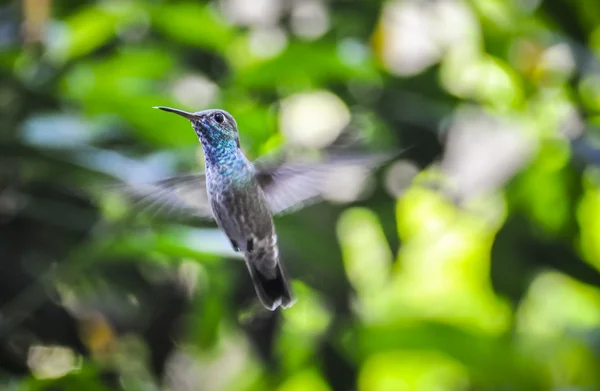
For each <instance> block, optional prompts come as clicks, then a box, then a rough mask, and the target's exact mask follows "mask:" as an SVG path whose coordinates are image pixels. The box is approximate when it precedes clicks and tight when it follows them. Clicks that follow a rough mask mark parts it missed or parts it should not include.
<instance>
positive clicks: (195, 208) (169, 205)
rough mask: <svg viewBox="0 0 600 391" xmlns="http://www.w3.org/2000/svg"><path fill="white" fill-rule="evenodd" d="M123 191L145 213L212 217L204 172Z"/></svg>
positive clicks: (130, 186)
mask: <svg viewBox="0 0 600 391" xmlns="http://www.w3.org/2000/svg"><path fill="white" fill-rule="evenodd" d="M120 191H121V192H123V193H124V194H125V195H126V196H127V197H129V198H130V199H131V200H133V202H134V207H137V208H138V209H140V210H143V211H145V212H149V213H153V214H157V215H161V214H163V215H167V216H169V217H172V216H173V215H179V216H181V217H189V216H196V217H200V218H205V219H212V218H213V214H212V209H211V207H210V204H209V201H208V194H207V193H206V176H205V175H204V173H199V174H189V175H179V176H174V177H171V178H167V179H163V180H161V181H158V182H153V183H148V184H135V185H126V186H124V187H123V186H122V187H121V188H120Z"/></svg>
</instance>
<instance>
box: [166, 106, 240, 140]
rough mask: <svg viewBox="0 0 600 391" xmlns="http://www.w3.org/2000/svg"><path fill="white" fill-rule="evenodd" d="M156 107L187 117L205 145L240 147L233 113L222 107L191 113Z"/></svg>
mask: <svg viewBox="0 0 600 391" xmlns="http://www.w3.org/2000/svg"><path fill="white" fill-rule="evenodd" d="M155 109H160V110H164V111H168V112H170V113H175V114H177V115H180V116H182V117H184V118H187V119H188V120H189V121H190V122H191V123H192V127H193V128H194V131H195V132H196V135H198V138H199V139H200V142H201V143H202V145H203V146H205V147H206V146H210V147H224V148H225V147H228V146H234V145H235V146H236V147H237V148H239V147H240V138H239V135H238V130H237V123H236V122H235V119H234V118H233V116H232V115H231V114H229V113H228V112H226V111H225V110H221V109H210V110H203V111H197V112H195V113H189V112H187V111H183V110H179V109H173V108H170V107H164V106H156V107H155Z"/></svg>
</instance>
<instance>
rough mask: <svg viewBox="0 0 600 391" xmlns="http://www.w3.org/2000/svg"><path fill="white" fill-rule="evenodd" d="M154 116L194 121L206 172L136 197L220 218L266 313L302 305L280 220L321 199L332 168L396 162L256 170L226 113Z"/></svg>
mask: <svg viewBox="0 0 600 391" xmlns="http://www.w3.org/2000/svg"><path fill="white" fill-rule="evenodd" d="M154 108H156V109H160V110H163V111H166V112H170V113H174V114H177V115H179V116H181V117H183V118H186V119H187V120H188V121H190V123H191V125H192V128H193V129H194V131H195V133H196V135H197V136H198V139H199V141H200V143H201V144H202V148H203V150H204V159H205V172H204V173H200V174H189V175H184V176H177V177H173V178H168V179H165V180H162V181H159V182H156V183H154V184H151V185H149V187H146V188H137V189H134V193H135V192H137V195H138V196H139V195H140V194H141V195H142V198H144V199H150V200H151V201H152V202H153V203H159V204H162V205H163V206H164V205H168V206H169V208H170V209H171V210H178V211H182V212H185V213H191V214H193V215H195V216H198V217H204V218H213V219H214V220H215V221H216V223H217V225H218V226H219V228H220V229H221V230H222V231H223V232H224V233H225V235H226V236H227V237H228V239H229V241H230V242H231V246H232V247H233V249H234V251H236V252H240V253H241V254H242V255H243V258H244V260H245V264H246V266H247V269H248V271H249V274H250V277H251V279H252V282H253V284H254V289H255V291H256V294H257V296H258V299H259V300H260V302H261V303H262V304H263V306H264V307H265V308H267V309H268V310H271V311H275V310H276V309H277V308H278V307H282V308H289V307H290V306H291V305H293V303H294V302H295V300H294V299H293V296H292V293H291V289H290V284H289V282H288V279H287V276H286V274H285V272H284V268H283V266H282V263H281V259H280V257H279V249H278V245H277V233H276V230H275V225H274V222H273V215H274V214H280V213H283V212H286V211H291V210H295V209H297V208H299V207H300V206H304V205H306V204H307V203H309V202H311V201H314V200H316V199H318V198H319V196H320V195H321V193H322V191H323V187H324V184H325V182H326V181H328V180H329V179H330V178H331V176H330V174H331V169H332V168H334V167H336V166H340V165H343V164H350V165H358V166H375V165H377V164H378V163H381V162H383V161H384V160H386V159H387V158H388V157H389V156H387V155H386V156H385V157H384V158H383V159H382V157H381V156H379V157H375V158H374V157H373V156H369V157H353V158H349V159H348V158H343V159H331V160H330V161H328V162H326V163H323V164H297V165H290V164H278V165H275V164H273V163H272V162H271V164H270V165H268V164H265V163H264V162H260V161H255V162H251V161H250V160H248V158H246V156H245V155H244V153H243V152H242V150H241V148H240V139H239V133H238V127H237V123H236V121H235V119H234V117H233V116H232V115H231V114H230V113H228V112H227V111H225V110H221V109H209V110H203V111H198V112H187V111H183V110H179V109H175V108H171V107H164V106H156V107H154ZM161 208H162V206H161Z"/></svg>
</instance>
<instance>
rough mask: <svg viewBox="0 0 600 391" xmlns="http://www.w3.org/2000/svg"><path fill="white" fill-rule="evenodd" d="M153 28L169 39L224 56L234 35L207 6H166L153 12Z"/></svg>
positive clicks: (188, 3) (223, 21) (173, 4)
mask: <svg viewBox="0 0 600 391" xmlns="http://www.w3.org/2000/svg"><path fill="white" fill-rule="evenodd" d="M152 21H153V23H154V26H155V27H156V28H157V29H159V30H160V31H161V32H163V33H164V34H165V35H167V36H168V37H169V38H171V39H173V40H175V41H178V42H181V43H184V44H187V45H194V46H199V47H203V48H207V49H211V50H214V51H216V52H219V53H223V52H225V50H226V49H227V46H228V44H229V43H230V42H231V40H232V39H233V38H234V37H235V31H234V30H233V28H232V27H230V26H229V25H228V24H227V22H225V20H224V19H223V18H222V17H221V16H220V15H219V14H218V13H217V12H215V10H214V9H213V7H212V6H210V5H203V4H198V3H192V2H179V3H167V4H164V5H161V6H155V7H153V9H152Z"/></svg>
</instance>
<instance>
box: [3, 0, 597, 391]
mask: <svg viewBox="0 0 600 391" xmlns="http://www.w3.org/2000/svg"><path fill="white" fill-rule="evenodd" d="M23 3H24V4H25V3H28V2H23ZM29 3H35V6H36V7H37V8H35V7H34V9H37V10H38V11H39V12H40V14H39V15H44V10H43V7H44V6H45V4H46V5H48V6H49V7H50V8H49V9H47V10H46V11H47V13H46V14H47V16H46V17H45V18H42V19H39V15H38V14H36V12H34V11H32V9H28V8H27V6H25V5H24V6H23V7H24V8H23V9H24V11H23V13H22V14H23V15H22V19H18V18H17V14H19V13H18V12H16V11H15V10H16V8H14V7H15V6H16V5H17V4H18V2H15V4H14V5H3V6H0V16H1V17H0V30H1V31H9V32H10V31H13V32H15V33H14V34H13V35H12V36H10V37H9V36H8V35H10V34H7V38H6V39H4V38H0V48H1V51H0V115H1V117H0V121H1V126H2V128H3V132H2V134H0V143H1V145H0V148H1V152H0V174H2V175H0V232H1V233H0V257H1V258H2V259H4V260H3V261H2V263H0V266H1V267H0V273H1V274H3V275H4V276H5V277H3V278H4V280H3V279H1V278H0V371H1V372H2V373H6V375H5V376H4V375H3V376H2V381H3V384H4V383H5V384H7V386H6V387H8V388H7V389H27V390H45V389H48V390H50V389H53V390H54V389H57V390H76V389H77V390H79V389H85V390H103V389H116V387H121V388H123V389H128V390H142V389H144V390H147V389H158V387H159V386H158V385H159V384H161V382H162V383H163V385H164V384H167V385H168V386H169V387H170V389H173V390H184V389H188V388H185V384H191V385H192V386H191V387H192V389H206V390H271V389H273V390H279V391H296V390H317V391H321V390H322V391H328V390H338V389H339V390H349V389H357V390H361V391H383V390H407V391H408V390H415V391H416V390H422V391H430V390H448V391H450V390H500V389H502V390H523V391H525V390H527V391H528V390H558V389H565V390H566V389H567V388H568V389H569V390H596V389H600V376H599V375H598V373H599V372H598V370H597V368H598V367H599V366H600V359H599V355H598V353H599V352H600V347H599V345H598V342H597V341H598V340H599V339H598V336H599V331H598V330H600V288H599V287H600V273H599V269H600V247H599V245H598V243H600V236H599V235H600V234H599V232H600V226H598V225H599V223H598V221H600V219H599V216H600V197H599V196H598V189H599V186H600V181H599V180H598V170H597V168H595V167H594V163H595V162H597V161H598V158H597V155H598V150H597V149H596V147H595V146H596V145H597V141H595V138H596V137H597V131H596V130H595V129H596V128H597V125H598V121H599V118H600V114H599V113H600V74H599V73H598V69H599V67H598V61H599V60H598V58H597V56H598V54H599V53H600V27H598V26H599V25H600V12H598V11H599V10H600V8H599V7H600V6H599V5H598V4H596V3H595V2H593V1H589V0H573V1H571V2H564V1H563V2H561V1H558V0H544V1H539V2H536V1H517V0H506V1H501V0H473V1H466V0H456V1H454V0H439V1H432V2H428V4H427V5H425V4H421V3H420V2H411V1H404V0H390V1H371V0H352V1H331V2H324V1H323V2H322V1H320V0H314V1H312V0H311V1H308V0H307V1H306V2H304V0H302V1H295V2H284V1H280V0H268V1H267V0H263V1H257V3H260V4H261V5H256V6H255V7H258V8H261V7H262V8H261V9H260V10H259V11H256V10H253V9H251V8H252V7H250V8H248V5H243V3H244V2H243V1H233V0H230V1H225V0H223V1H214V2H196V1H166V0H165V1H159V0H157V1H141V0H129V1H122V0H106V1H91V0H90V1H83V2H78V3H77V5H76V6H72V7H71V5H69V6H67V5H65V4H66V3H65V4H59V2H52V1H49V2H42V1H40V2H36V1H30V2H29ZM284 3H285V4H287V5H286V6H284V5H283V4H284ZM228 4H229V6H228ZM231 4H234V5H235V6H234V7H233V8H231V7H230V5H231ZM307 4H308V5H307ZM417 4H418V5H417ZM302 7H304V8H302ZM232 10H233V11H232ZM244 12H246V14H243V13H244ZM303 12H304V13H305V15H304V16H302V15H303V14H302V13H303ZM4 15H7V16H8V17H3V16H4ZM36 15H37V16H36ZM271 15H275V16H271ZM298 15H300V16H298ZM306 15H308V16H306ZM36 23H38V24H40V23H41V26H42V27H43V29H42V31H43V32H44V33H43V34H42V35H41V36H38V37H36V36H35V34H34V33H31V32H29V33H27V32H28V31H30V30H27V29H25V28H24V27H23V26H29V27H28V28H31V27H32V26H33V27H35V26H36ZM323 26H324V27H323ZM21 28H22V29H23V31H24V32H25V34H30V35H31V34H32V35H31V36H29V40H27V42H25V40H24V41H23V42H21V40H20V38H19V35H18V34H17V33H16V31H20V29H21ZM323 91H328V92H331V93H334V94H335V95H337V96H338V97H339V98H340V99H341V101H342V102H343V106H344V107H343V110H346V112H348V113H350V122H349V123H348V124H346V123H342V125H341V127H342V128H344V131H345V133H344V134H343V135H348V134H349V135H350V136H352V137H355V138H356V139H359V140H362V141H364V144H366V145H365V149H369V148H372V149H376V148H377V147H379V146H382V145H383V146H389V147H394V148H398V149H401V148H404V147H408V146H413V147H414V148H413V149H412V150H409V151H408V152H407V153H406V154H405V155H403V156H401V157H400V158H399V159H398V160H399V161H400V162H395V163H394V165H393V166H392V167H391V168H390V169H389V170H384V171H383V172H382V173H377V174H376V175H374V178H373V179H374V181H373V183H372V184H373V185H374V187H373V189H372V190H373V191H372V192H371V193H370V196H369V197H366V198H364V199H361V200H359V201H357V202H356V205H350V206H348V205H336V204H332V203H322V204H319V205H315V206H311V207H309V208H306V209H304V210H302V211H300V212H298V213H294V214H291V215H287V216H282V217H277V218H276V225H277V229H278V232H279V242H280V247H281V255H282V259H283V260H284V263H285V264H286V267H287V269H288V274H289V275H290V276H291V278H292V279H293V286H294V292H295V295H296V297H297V300H298V301H297V303H296V304H295V305H294V306H293V307H292V308H290V309H288V310H286V311H283V312H281V313H276V314H270V313H264V312H263V311H262V310H261V309H259V308H258V307H257V306H256V305H255V300H254V292H253V291H252V288H251V286H250V285H249V281H248V278H247V275H246V270H245V266H244V265H243V263H242V262H241V261H240V259H239V257H238V256H237V255H236V254H234V253H233V252H232V251H231V249H230V245H229V242H228V241H227V239H226V238H224V237H223V236H222V235H221V234H220V233H219V231H218V230H217V229H216V228H215V227H214V226H213V225H211V223H205V222H200V223H198V222H197V221H191V222H190V221H185V222H182V223H181V224H179V223H177V222H173V221H162V220H160V219H155V218H152V219H148V218H145V217H144V216H143V215H141V214H140V215H139V216H138V215H137V211H136V210H135V209H134V208H132V207H130V206H128V205H124V204H121V203H119V202H118V201H116V200H115V199H113V198H112V193H110V192H109V191H108V190H107V188H106V187H105V186H103V184H104V183H105V180H106V177H109V178H110V179H111V180H116V179H119V180H132V179H137V180H139V181H141V182H144V181H150V180H156V179H160V178H162V177H166V176H168V175H170V174H172V173H174V172H177V171H186V170H188V171H189V170H199V169H201V165H202V157H201V152H200V147H199V145H198V143H197V140H196V137H195V135H194V134H193V132H192V131H191V129H190V127H189V124H187V123H185V121H183V120H181V118H178V117H176V116H172V115H165V113H163V112H160V111H158V110H152V107H153V106H157V105H165V106H173V107H179V108H182V109H187V110H200V109H206V108H209V107H222V108H224V109H226V110H228V111H229V112H231V113H232V114H233V115H234V116H235V118H236V120H237V122H238V125H239V127H240V132H241V141H242V147H243V149H244V151H245V152H246V153H247V154H248V156H250V157H252V158H255V157H258V156H260V155H262V154H266V153H271V152H273V151H275V150H277V149H279V148H280V147H281V146H282V145H284V144H286V142H288V141H289V140H291V139H294V138H296V139H298V138H301V139H302V140H305V141H306V140H308V141H306V144H310V143H311V142H312V143H314V144H315V145H318V141H314V140H315V139H311V138H310V137H312V136H315V137H317V136H319V135H311V130H312V129H311V126H312V127H314V124H315V123H316V124H318V125H319V124H321V122H319V121H322V123H327V124H329V123H331V124H333V125H331V124H330V125H328V126H329V128H331V131H332V132H334V133H335V132H336V131H341V129H334V128H336V126H337V127H338V128H340V126H338V125H336V124H337V123H336V122H335V121H336V120H339V119H340V118H342V117H343V114H339V113H338V114H336V113H335V112H334V111H335V110H333V109H331V108H329V107H325V108H324V110H325V111H320V109H323V108H322V107H308V108H307V107H296V108H295V110H298V111H294V112H293V113H292V114H294V113H301V115H297V116H294V115H290V118H293V121H292V122H293V123H288V122H286V121H287V120H286V118H284V116H282V111H283V109H284V107H283V106H284V105H285V102H288V103H289V100H287V99H288V98H290V97H294V96H295V95H296V94H301V93H302V94H313V93H314V94H315V95H309V96H312V97H314V96H316V94H318V93H320V92H323ZM319 96H321V97H322V95H319ZM315 99H316V98H315ZM319 102H321V101H319ZM323 102H325V103H323V106H327V104H326V103H327V101H326V100H324V101H323ZM282 103H284V104H283V105H282ZM302 110H304V111H302ZM327 110H330V111H331V112H332V113H333V114H331V118H329V117H328V115H329V114H328V113H329V111H327ZM332 110H333V111H332ZM314 112H316V113H325V114H327V115H325V114H319V115H315V116H313V115H311V114H312V113H314ZM577 113H579V114H581V116H577V115H576V114H577ZM336 116H337V117H336ZM332 118H333V119H332ZM342 119H343V118H342ZM311 121H313V122H311ZM328 121H329V122H328ZM298 124H299V125H298ZM307 124H308V125H307ZM311 124H312V125H311ZM303 126H304V127H303ZM57 127H58V128H60V131H58V130H57ZM325 128H327V127H325ZM329 128H327V129H329ZM295 129H296V130H295ZM298 129H299V130H298ZM327 129H325V130H327ZM461 131H462V132H463V133H460V132H461ZM293 132H296V133H293ZM332 134H333V133H332ZM461 134H462V136H461ZM333 135H334V136H335V135H336V134H333ZM302 137H305V138H302ZM74 139H76V141H74ZM40 140H41V141H40ZM311 140H312V141H311ZM306 144H305V145H292V146H291V148H290V149H291V151H292V152H294V153H295V152H298V151H300V152H302V153H308V154H311V153H312V152H313V151H311V150H309V149H310V148H307V145H306ZM392 144H393V145H392ZM398 163H400V164H398ZM395 169H398V170H397V171H395ZM340 186H341V185H340ZM398 186H399V187H398ZM65 188H68V189H69V190H64V189H65ZM57 189H59V190H57ZM61 189H62V190H61ZM386 189H387V190H388V191H386ZM390 189H394V191H390ZM55 192H57V193H58V194H55ZM109 193H110V194H109ZM341 193H343V194H341V195H342V196H344V195H347V193H348V192H347V191H346V190H344V189H342V191H341ZM339 195H340V194H338V196H339ZM90 197H91V198H92V199H94V200H95V201H98V202H97V203H95V204H93V205H90V204H86V203H85V201H84V200H85V199H86V198H90ZM13 201H14V202H16V203H11V202H13ZM14 205H17V206H14ZM82 205H83V206H82ZM150 207H152V205H148V208H150ZM150 209H151V208H150ZM92 216H93V217H92ZM5 217H6V218H5ZM183 223H186V224H183ZM199 225H200V227H199ZM21 241H22V242H21ZM14 243H20V244H14ZM31 259H33V261H32V260H31ZM5 265H9V266H6V267H5ZM40 265H41V266H40ZM50 265H55V266H50ZM31 275H33V276H35V277H30V276H31ZM48 275H50V276H51V277H50V278H48ZM23 276H27V278H25V277H23ZM40 276H41V277H40ZM21 280H22V281H21ZM40 281H41V282H40ZM13 283H14V286H13ZM39 284H42V285H43V286H44V289H42V290H41V291H51V292H52V293H48V294H47V297H46V296H43V297H42V298H41V299H40V298H39V297H38V296H36V295H38V294H39V292H38V291H37V290H35V289H34V288H31V286H34V287H36V286H38V285H39ZM3 286H7V287H9V288H10V289H9V288H6V291H3V288H2V287H3ZM42 302H44V303H59V304H60V305H61V306H63V307H65V308H68V309H69V311H70V312H69V313H72V314H74V318H75V323H76V327H73V328H72V329H71V328H67V326H64V325H62V324H59V323H53V322H55V321H56V319H58V315H52V316H50V315H48V317H46V318H43V317H42V315H40V313H44V311H46V310H48V307H44V305H45V304H41V303H42ZM38 308H44V311H42V310H40V311H38ZM52 308H53V309H52V311H54V310H56V308H54V307H52ZM61 308H62V307H61ZM48 311H50V310H48ZM48 313H50V312H48ZM52 314H54V312H52ZM61 314H62V313H61ZM3 318H5V319H9V322H8V323H10V324H11V325H13V324H14V327H11V328H9V327H8V326H4V325H3ZM49 318H50V320H48V319H49ZM40 319H41V320H40ZM46 322H47V323H46ZM56 322H58V321H56ZM40 328H41V329H42V331H40ZM56 330H61V333H62V334H61V337H57V336H56V335H54V334H53V333H55V331H56ZM64 330H66V331H64ZM63 334H65V335H66V336H67V337H68V338H67V337H64V335H63ZM30 335H33V336H34V337H35V338H33V337H31V338H30V337H28V336H30ZM80 337H81V340H82V342H83V344H84V345H85V347H86V348H87V349H88V350H89V357H86V358H85V359H83V360H82V362H81V363H80V362H76V363H70V364H69V365H70V366H67V367H68V368H67V370H66V371H64V370H63V371H62V372H61V368H62V367H61V368H58V369H56V368H54V367H53V366H52V365H50V364H53V363H56V362H58V363H60V362H62V361H61V360H62V359H63V358H64V357H63V356H60V355H59V356H57V357H58V358H55V357H54V356H53V357H54V358H52V359H51V360H48V359H46V360H44V359H43V357H42V358H41V359H40V360H38V361H39V362H38V361H35V360H34V361H31V360H32V359H31V357H32V356H33V354H32V353H30V352H31V351H33V350H30V352H29V353H28V352H27V350H28V349H29V348H31V347H32V346H38V345H46V346H55V345H64V346H69V347H70V348H72V349H73V350H74V351H77V352H78V353H79V354H80V355H82V354H83V353H84V352H83V351H80V350H78V347H77V343H76V341H75V342H74V340H78V338H80ZM28 338H29V339H28ZM23 340H26V341H27V343H25V342H23V344H24V346H25V348H24V349H23V350H24V351H25V353H23V352H21V353H22V357H21V358H23V357H24V360H25V361H27V357H29V358H30V362H28V363H27V362H26V364H25V367H26V368H28V369H27V370H25V371H24V372H19V370H17V369H15V368H14V367H13V366H12V364H14V362H13V361H11V360H16V361H18V360H17V359H15V358H14V357H16V356H18V354H17V353H18V352H17V353H15V352H16V351H18V350H19V349H21V348H20V347H19V346H21V345H19V344H17V342H19V343H21V342H20V341H23ZM15 341H17V342H15ZM172 341H176V343H173V342H172ZM4 346H9V347H10V349H13V350H10V349H9V348H7V349H6V351H5V349H4ZM15 346H17V347H15ZM79 348H80V347H79ZM7 351H9V352H10V353H6V352H7ZM164 351H167V353H168V354H166V355H165V357H162V356H161V354H162V353H163V352H164ZM57 354H58V353H57ZM6 357H9V358H8V359H7V358H6ZM167 359H168V365H166V366H165V367H164V368H163V367H162V365H163V364H164V362H165V361H166V360H167ZM64 360H67V359H66V358H64ZM48 361H51V362H50V363H48ZM67 361H68V360H67ZM157 363H158V364H157ZM45 365H50V367H48V368H50V369H48V368H46V367H45ZM57 365H58V364H57ZM39 366H42V367H43V368H45V369H44V370H41V369H39ZM11 368H12V369H11ZM63 369H64V368H63ZM29 372H31V373H29ZM107 373H109V374H111V375H112V376H113V381H112V383H111V380H110V376H105V375H106V374H107ZM17 375H20V376H17ZM107 379H108V380H107ZM114 379H117V380H116V381H114ZM10 387H12V388H10ZM165 387H166V386H165ZM3 389H4V388H3Z"/></svg>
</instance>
